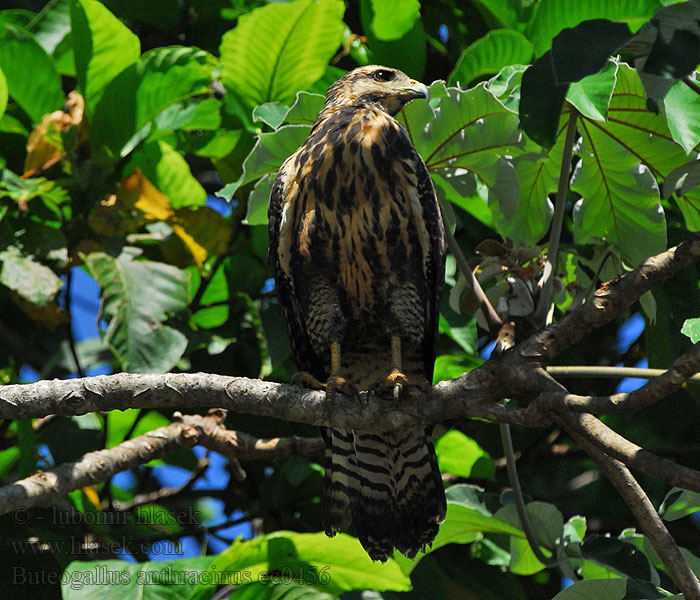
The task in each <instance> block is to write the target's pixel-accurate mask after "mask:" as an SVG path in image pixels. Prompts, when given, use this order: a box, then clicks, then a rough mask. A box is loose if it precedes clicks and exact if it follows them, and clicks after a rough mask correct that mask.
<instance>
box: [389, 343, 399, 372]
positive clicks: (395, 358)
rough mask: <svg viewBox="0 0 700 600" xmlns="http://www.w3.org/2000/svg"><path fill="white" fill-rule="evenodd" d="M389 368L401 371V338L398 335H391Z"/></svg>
mask: <svg viewBox="0 0 700 600" xmlns="http://www.w3.org/2000/svg"><path fill="white" fill-rule="evenodd" d="M391 368H392V369H393V370H394V371H399V372H400V371H401V338H400V337H399V336H398V335H392V336H391Z"/></svg>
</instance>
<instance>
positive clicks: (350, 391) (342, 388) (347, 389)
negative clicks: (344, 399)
mask: <svg viewBox="0 0 700 600" xmlns="http://www.w3.org/2000/svg"><path fill="white" fill-rule="evenodd" d="M336 392H340V393H341V394H343V395H345V396H350V397H351V398H355V399H359V398H360V393H359V392H358V391H357V388H356V387H355V385H354V384H352V383H351V382H350V381H348V380H347V379H345V377H343V376H342V375H331V376H330V377H329V378H328V381H327V382H326V400H333V398H334V397H335V393H336Z"/></svg>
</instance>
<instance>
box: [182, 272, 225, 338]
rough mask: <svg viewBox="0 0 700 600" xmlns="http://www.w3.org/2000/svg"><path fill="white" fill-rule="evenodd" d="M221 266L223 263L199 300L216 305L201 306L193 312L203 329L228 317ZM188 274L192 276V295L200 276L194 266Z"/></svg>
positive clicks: (205, 303)
mask: <svg viewBox="0 0 700 600" xmlns="http://www.w3.org/2000/svg"><path fill="white" fill-rule="evenodd" d="M227 260H230V259H227ZM222 267H223V265H222V266H221V267H219V268H218V269H217V270H216V272H215V273H214V275H213V276H212V278H211V280H210V281H209V285H208V286H207V289H206V290H205V291H204V294H203V295H202V299H201V301H200V304H202V305H208V304H218V306H210V307H208V308H202V309H200V310H198V311H197V312H196V313H194V319H195V322H196V323H197V325H198V326H199V327H202V328H203V329H212V328H214V327H220V326H221V325H223V324H224V323H226V321H227V320H228V317H229V307H228V304H227V303H226V301H227V300H228V299H229V288H228V280H227V279H226V274H225V272H224V269H223V268H222ZM190 274H191V276H192V296H193V297H194V294H195V293H196V291H197V289H198V287H199V285H201V283H200V282H201V277H200V275H199V271H197V269H194V268H193V269H192V270H191V271H190Z"/></svg>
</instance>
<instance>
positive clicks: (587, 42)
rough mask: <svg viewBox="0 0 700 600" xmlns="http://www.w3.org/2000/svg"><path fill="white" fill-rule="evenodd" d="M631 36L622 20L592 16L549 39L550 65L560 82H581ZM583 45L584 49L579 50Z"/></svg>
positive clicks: (596, 71)
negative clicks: (550, 50) (619, 21)
mask: <svg viewBox="0 0 700 600" xmlns="http://www.w3.org/2000/svg"><path fill="white" fill-rule="evenodd" d="M631 38H632V33H631V32H630V29H629V27H628V26H627V25H625V24H624V23H613V22H611V21H608V20H606V19H592V20H590V21H584V22H583V23H579V24H578V25H577V26H576V27H574V28H567V29H564V30H563V31H562V32H561V33H559V34H558V35H557V36H556V37H555V38H554V40H553V41H552V64H553V66H554V73H555V74H556V77H557V81H558V82H559V83H572V82H575V81H580V80H581V79H583V78H584V77H586V76H588V75H593V74H594V73H598V72H599V71H600V70H602V69H603V68H604V67H605V66H606V64H607V63H608V61H609V57H610V55H612V54H615V52H616V50H618V49H619V48H621V47H622V46H624V45H625V44H626V43H627V42H628V41H629V40H630V39H631ZM581 48H585V49H586V51H585V52H581Z"/></svg>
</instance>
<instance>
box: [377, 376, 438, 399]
mask: <svg viewBox="0 0 700 600" xmlns="http://www.w3.org/2000/svg"><path fill="white" fill-rule="evenodd" d="M410 387H414V388H418V389H419V390H420V391H421V392H424V393H425V392H427V391H428V390H430V387H431V386H430V382H429V381H428V380H427V379H426V378H425V377H409V376H408V375H406V374H405V373H403V372H402V371H399V370H398V369H394V370H393V371H392V372H391V373H389V375H387V377H386V379H384V380H382V381H378V382H376V383H375V384H374V385H372V386H371V389H372V391H373V392H375V393H376V394H377V395H379V396H384V395H386V394H388V393H389V392H391V393H392V395H393V396H394V399H395V400H398V399H399V398H400V397H401V396H402V395H403V394H405V393H406V392H408V389H409V388H410Z"/></svg>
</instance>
